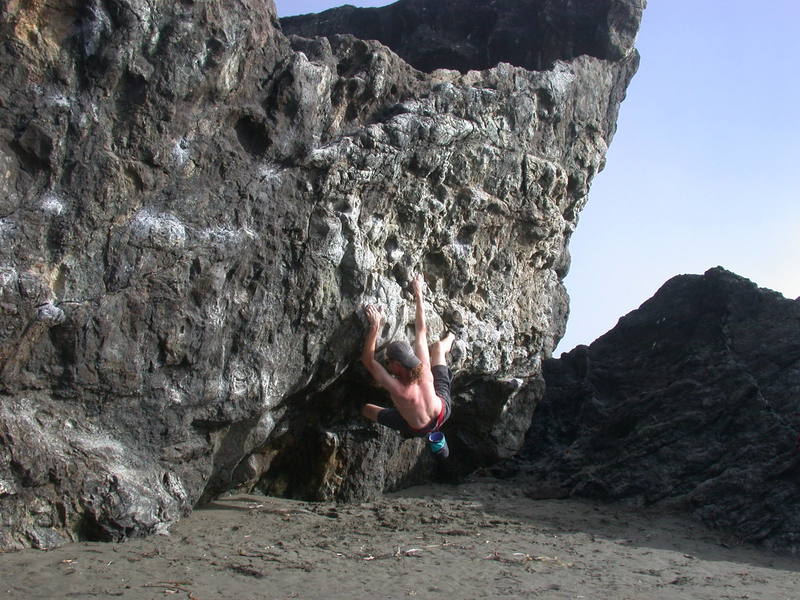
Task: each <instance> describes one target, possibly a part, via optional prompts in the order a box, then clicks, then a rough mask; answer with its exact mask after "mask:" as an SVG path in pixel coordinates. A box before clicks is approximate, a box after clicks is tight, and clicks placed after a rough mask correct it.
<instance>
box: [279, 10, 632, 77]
mask: <svg viewBox="0 0 800 600" xmlns="http://www.w3.org/2000/svg"><path fill="white" fill-rule="evenodd" d="M641 11H642V6H641V3H638V2H618V1H616V0H593V1H592V2H564V1H563V0H526V1H523V2H520V1H519V0H484V1H483V2H476V1H475V0H447V1H443V2H430V0H399V2H395V3H394V4H390V5H389V6H385V7H381V8H356V7H354V6H343V7H340V8H333V9H330V10H326V11H325V12H322V13H319V14H311V15H300V16H297V17H287V18H284V19H281V24H282V26H283V30H284V32H285V33H287V34H297V35H301V36H303V37H317V36H330V35H333V34H338V33H349V34H352V35H354V36H355V37H357V38H360V39H362V40H378V41H379V42H381V43H382V44H385V45H386V46H389V47H390V48H391V49H392V50H394V52H396V53H397V55H398V56H400V57H401V58H402V59H403V60H405V61H406V62H408V63H409V64H410V65H411V66H413V67H414V68H416V69H419V70H420V71H425V72H427V73H430V72H432V71H434V70H436V69H455V70H458V71H461V72H462V73H466V72H467V71H469V70H482V69H490V68H492V67H494V66H496V65H497V64H498V63H501V62H506V63H510V64H512V65H516V66H518V67H524V68H526V69H530V70H539V71H540V70H543V69H552V68H553V66H554V64H555V63H556V61H564V60H572V59H574V58H577V57H578V56H581V55H584V54H585V55H587V56H593V57H595V58H601V59H605V60H612V61H617V60H621V59H624V58H626V57H627V56H628V54H629V53H630V49H631V48H632V47H633V42H634V39H635V38H636V34H637V32H638V30H639V21H640V19H641Z"/></svg>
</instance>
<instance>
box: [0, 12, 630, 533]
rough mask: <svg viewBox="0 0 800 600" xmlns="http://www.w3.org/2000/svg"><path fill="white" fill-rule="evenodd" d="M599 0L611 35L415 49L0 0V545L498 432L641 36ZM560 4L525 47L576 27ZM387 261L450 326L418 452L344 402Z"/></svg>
mask: <svg viewBox="0 0 800 600" xmlns="http://www.w3.org/2000/svg"><path fill="white" fill-rule="evenodd" d="M417 4H418V6H417ZM417 4H415V5H414V6H417V9H418V10H420V11H422V12H423V13H424V12H425V11H427V10H432V8H433V7H439V6H441V5H446V4H448V3H447V2H443V1H441V0H436V1H433V0H431V1H430V2H428V3H422V4H419V3H417ZM519 4H522V5H525V6H529V8H530V10H531V11H534V12H535V10H538V9H537V7H538V6H539V4H540V3H538V2H533V1H531V2H521V3H519ZM559 4H561V3H557V2H551V3H549V4H548V6H558V5H559ZM563 4H564V5H571V4H572V3H568V2H564V3H563ZM458 5H459V6H460V7H461V8H465V7H466V4H464V3H463V2H462V3H459V4H458ZM462 5H463V6H462ZM454 6H455V4H454ZM481 6H482V3H480V2H474V3H472V8H473V9H474V11H475V12H474V16H473V17H470V16H469V15H468V14H467V13H465V14H464V19H466V20H467V21H468V20H469V19H478V18H480V15H481V14H482V13H481V9H480V7H481ZM608 7H609V12H608V15H611V14H612V13H613V14H614V15H623V16H625V15H627V16H625V18H624V19H623V21H624V23H623V24H622V26H621V25H620V23H621V22H622V21H619V18H621V17H619V18H618V17H614V18H613V19H612V18H611V16H608V17H607V18H606V17H603V19H599V20H598V22H597V23H596V30H597V31H595V32H594V34H593V35H595V37H597V36H600V38H608V39H609V40H612V39H613V40H615V41H614V42H613V45H615V47H616V48H617V50H616V51H615V52H613V53H609V52H604V53H602V54H601V55H593V54H592V53H591V52H581V53H578V52H572V51H570V52H565V53H564V54H563V55H562V54H558V53H556V54H554V55H552V56H548V59H547V62H548V64H547V68H546V70H539V71H533V70H529V67H530V66H531V65H529V64H527V63H525V64H512V63H510V62H497V63H494V64H484V63H482V62H479V61H478V62H476V63H475V64H474V65H473V66H474V67H475V68H476V69H482V70H471V69H472V66H470V65H468V64H464V65H461V66H463V67H465V68H464V69H463V72H461V71H459V70H447V69H436V70H434V71H433V72H431V73H426V72H422V71H419V70H417V69H415V68H414V67H413V66H412V65H410V64H409V63H408V62H407V61H405V60H403V59H402V58H401V57H400V56H398V54H396V53H395V52H394V51H393V50H392V49H390V47H387V46H385V45H383V44H381V43H380V42H378V41H364V40H360V39H358V38H356V37H353V36H352V35H347V34H331V35H329V36H327V37H300V36H297V35H287V34H285V32H284V31H283V30H282V27H281V24H280V22H279V21H278V20H277V18H276V13H275V7H274V5H273V3H272V1H271V0H237V1H236V2H226V3H211V2H209V3H201V2H190V1H182V2H168V3H156V4H154V3H152V2H148V1H146V0H104V1H103V2H100V1H98V0H69V1H66V2H61V3H18V2H11V3H7V5H6V7H5V8H4V11H3V13H2V17H0V19H1V20H0V30H1V31H2V45H0V65H2V70H3V73H4V77H3V79H2V81H0V311H1V312H2V319H1V320H0V374H1V375H2V379H1V380H0V548H13V547H22V546H31V545H32V546H37V547H42V548H45V547H52V546H54V545H57V544H59V543H62V542H63V541H66V540H74V539H101V540H118V539H123V538H125V537H127V536H131V535H143V534H148V533H152V532H156V531H159V530H161V529H163V528H164V527H166V526H168V525H169V523H171V522H173V521H174V520H176V519H178V518H179V517H180V516H181V515H183V514H185V513H186V512H187V511H189V510H191V508H192V507H193V506H195V505H196V504H197V503H198V502H202V501H203V500H205V499H209V498H213V497H214V496H215V495H217V494H219V493H221V492H224V491H226V490H230V489H247V490H253V489H260V490H263V491H265V492H267V493H272V494H282V495H289V496H295V497H303V498H320V499H323V498H324V499H338V500H352V499H362V498H369V497H373V496H375V495H377V494H380V493H381V492H382V491H383V490H387V489H394V488H397V487H400V486H403V485H407V484H409V483H411V482H415V481H421V480H423V479H426V478H430V477H452V476H457V475H458V474H461V473H466V472H468V471H470V470H471V469H474V468H476V467H478V466H482V465H486V464H491V463H492V462H494V461H496V460H498V459H500V458H503V457H507V456H510V455H512V454H513V453H514V452H515V451H516V450H517V448H519V446H520V445H521V443H522V440H523V437H524V432H525V430H526V429H527V427H528V424H529V422H530V416H531V413H532V411H533V409H534V406H535V404H536V401H537V399H538V397H539V396H540V394H541V388H542V376H541V361H542V359H543V358H545V357H547V356H549V355H550V353H551V352H552V349H553V348H554V347H555V344H556V343H557V341H558V339H559V338H560V337H561V336H562V334H563V331H564V325H565V320H566V316H567V312H568V308H567V295H566V293H565V290H564V286H563V285H562V279H563V277H564V275H565V274H566V272H567V269H568V265H569V257H568V252H567V244H568V241H569V237H570V235H571V233H572V232H573V230H574V228H575V225H576V221H577V218H578V214H579V213H580V210H581V208H582V207H583V205H584V204H585V202H586V199H587V193H588V190H589V185H590V182H591V181H592V178H593V176H594V175H595V174H596V173H597V172H598V171H599V170H600V169H601V168H602V166H603V161H604V157H605V153H606V149H607V147H608V144H609V142H610V140H611V137H612V135H613V132H614V127H615V120H616V114H617V110H618V107H619V104H620V102H621V101H622V99H623V98H624V94H625V89H626V86H627V84H628V82H629V80H630V78H631V77H632V75H633V73H634V71H635V69H636V66H637V64H638V55H637V53H636V51H635V50H634V49H633V46H632V44H633V32H635V31H636V29H637V27H638V22H639V18H640V16H641V10H642V7H641V2H640V1H639V0H618V1H616V2H612V3H609V4H608ZM548 10H551V9H548ZM547 14H550V13H547ZM604 14H605V13H604ZM465 22H466V21H465ZM537 22H538V21H537ZM570 22H571V21H570V20H569V19H566V20H562V21H559V22H558V23H559V26H558V27H557V28H554V29H552V30H548V32H547V35H548V36H550V37H549V39H550V42H548V43H547V47H553V48H566V47H569V46H570V44H571V43H570V42H568V41H564V42H559V41H558V40H559V39H561V38H562V37H563V38H564V39H565V40H572V39H576V38H580V37H582V36H583V33H581V32H580V31H576V30H573V29H571V28H570V25H569V24H570ZM575 22H576V23H577V22H578V21H575ZM580 22H583V21H580ZM612 24H613V26H612ZM434 29H435V28H434ZM623 30H624V31H628V32H629V35H628V34H626V35H621V34H620V33H619V32H620V31H623ZM398 35H399V36H400V38H401V39H403V38H404V36H405V33H403V32H400V33H399V34H398ZM448 35H450V34H448ZM593 39H594V38H593ZM537 43H540V42H537ZM609 43H610V42H609ZM592 44H595V41H593V42H592ZM592 44H589V46H587V48H588V47H592ZM606 46H607V47H608V43H607V44H606ZM503 56H505V55H503ZM513 56H515V55H513V54H511V55H508V57H509V59H511V58H513ZM498 60H501V59H498ZM441 66H446V65H441ZM466 67H469V68H466ZM414 272H422V273H423V274H424V275H425V277H426V280H427V284H428V288H429V290H428V293H427V296H426V310H427V314H428V318H429V326H430V329H431V333H432V334H434V335H438V334H440V333H442V332H444V331H445V330H446V329H453V330H456V331H457V332H458V334H459V341H458V342H457V344H456V347H457V349H458V352H457V354H458V356H457V357H454V359H457V360H455V363H454V365H453V366H454V369H455V371H456V378H455V381H454V405H455V413H454V416H453V418H452V420H451V421H450V422H449V423H448V424H447V427H446V429H445V433H446V434H447V437H448V440H449V444H450V447H451V457H450V459H449V460H448V462H447V463H446V464H444V465H443V464H438V463H436V462H434V461H433V458H432V457H431V456H429V455H428V454H427V450H426V449H425V447H424V444H423V443H422V441H421V440H412V441H405V442H404V441H402V440H401V439H400V438H399V437H398V436H397V435H396V434H395V433H394V432H391V431H387V430H383V429H382V428H380V427H378V426H375V425H370V424H368V423H366V422H364V421H363V420H362V419H361V417H360V416H359V409H360V407H361V406H362V405H363V404H364V403H365V402H368V401H372V402H379V403H380V402H387V401H388V400H387V399H386V398H385V397H384V396H383V395H382V394H381V393H380V391H379V390H378V389H376V388H375V387H374V385H372V384H371V382H370V381H369V380H368V378H367V377H366V374H365V372H364V371H363V370H362V369H361V368H360V367H359V365H358V364H357V360H358V356H359V352H360V348H361V344H362V341H363V336H364V333H365V330H364V324H363V321H362V316H361V315H362V310H361V309H362V306H363V305H364V304H365V303H369V302H379V303H381V304H383V305H384V306H385V308H386V313H387V315H388V317H389V319H388V324H387V326H386V328H385V330H384V331H383V332H382V338H381V341H382V342H386V341H389V340H390V339H392V338H401V337H408V336H409V335H410V334H411V332H412V330H413V305H412V302H411V297H410V295H409V294H408V283H409V281H410V277H411V275H412V274H413V273H414Z"/></svg>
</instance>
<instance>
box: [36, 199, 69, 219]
mask: <svg viewBox="0 0 800 600" xmlns="http://www.w3.org/2000/svg"><path fill="white" fill-rule="evenodd" d="M41 207H42V211H44V213H45V214H48V215H51V216H54V217H57V216H59V215H60V214H61V213H63V212H64V202H63V201H62V200H61V198H59V197H58V196H56V195H55V194H45V195H44V197H43V198H42V202H41Z"/></svg>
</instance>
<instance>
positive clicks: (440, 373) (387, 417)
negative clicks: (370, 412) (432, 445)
mask: <svg viewBox="0 0 800 600" xmlns="http://www.w3.org/2000/svg"><path fill="white" fill-rule="evenodd" d="M431 373H432V374H433V389H434V391H435V392H436V395H437V396H439V398H441V399H442V411H443V412H444V415H443V417H442V423H444V422H445V421H447V419H449V418H450V413H451V412H452V410H453V406H452V404H453V403H452V400H451V399H450V380H451V379H452V378H453V374H452V373H451V372H450V369H449V368H448V367H447V366H446V365H436V366H435V367H431ZM437 421H438V417H437V418H435V419H432V420H431V422H430V423H428V424H427V425H426V426H425V427H423V428H422V429H414V428H413V427H411V426H410V425H409V424H408V423H406V420H405V419H404V418H403V417H402V416H401V415H400V413H399V412H398V410H397V409H396V408H384V409H383V410H382V411H381V412H379V413H378V423H380V424H381V425H385V426H386V427H391V428H392V429H397V430H398V431H399V432H400V433H401V434H402V436H403V437H404V438H412V437H425V436H427V435H428V434H429V433H430V432H431V431H433V430H434V429H436V422H437Z"/></svg>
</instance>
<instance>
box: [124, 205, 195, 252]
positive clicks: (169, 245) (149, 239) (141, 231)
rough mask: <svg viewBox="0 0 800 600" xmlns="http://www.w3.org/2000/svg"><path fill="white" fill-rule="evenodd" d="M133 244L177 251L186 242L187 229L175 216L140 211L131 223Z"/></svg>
mask: <svg viewBox="0 0 800 600" xmlns="http://www.w3.org/2000/svg"><path fill="white" fill-rule="evenodd" d="M130 231H131V243H133V244H134V245H137V246H142V247H150V248H156V249H159V250H177V249H180V248H182V247H183V245H184V244H185V242H186V228H185V227H184V225H183V223H182V222H181V221H180V219H178V218H177V217H176V216H175V215H172V214H169V213H156V212H151V211H150V210H149V209H143V210H140V211H139V212H138V213H136V215H135V216H134V218H133V220H132V221H131V223H130Z"/></svg>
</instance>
